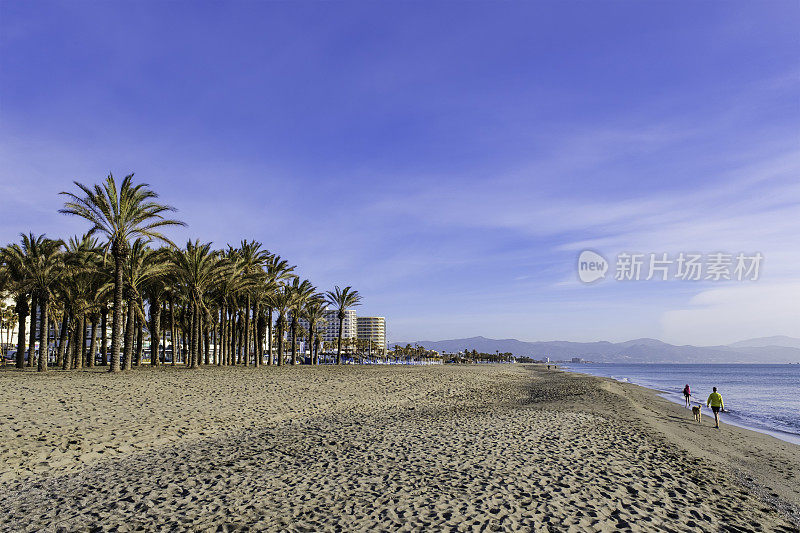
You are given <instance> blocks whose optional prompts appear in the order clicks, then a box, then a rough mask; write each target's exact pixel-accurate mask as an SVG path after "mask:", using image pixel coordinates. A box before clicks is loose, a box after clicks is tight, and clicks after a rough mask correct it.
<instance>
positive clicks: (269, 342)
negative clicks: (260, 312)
mask: <svg viewBox="0 0 800 533" xmlns="http://www.w3.org/2000/svg"><path fill="white" fill-rule="evenodd" d="M274 362H275V361H274V360H273V358H272V308H271V307H269V308H268V309H267V365H272V364H273V363H274Z"/></svg>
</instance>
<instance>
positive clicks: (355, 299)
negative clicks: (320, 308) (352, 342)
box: [325, 285, 361, 365]
mask: <svg viewBox="0 0 800 533" xmlns="http://www.w3.org/2000/svg"><path fill="white" fill-rule="evenodd" d="M325 295H326V297H327V298H328V302H329V303H330V304H331V305H332V306H334V307H335V308H336V309H337V313H336V318H338V319H339V339H338V344H337V347H336V364H337V365H341V364H342V334H343V333H344V317H345V316H346V314H345V311H347V309H349V308H350V307H355V306H356V305H359V303H360V302H361V295H360V294H358V291H354V290H352V287H349V286H348V287H345V288H344V289H339V286H338V285H337V286H335V287H334V290H332V291H328V292H327V293H325Z"/></svg>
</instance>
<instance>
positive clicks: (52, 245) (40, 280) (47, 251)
mask: <svg viewBox="0 0 800 533" xmlns="http://www.w3.org/2000/svg"><path fill="white" fill-rule="evenodd" d="M21 237H22V243H21V245H20V244H11V245H9V246H7V247H6V248H5V250H4V253H3V256H4V262H5V263H6V265H7V266H8V273H9V276H10V277H11V278H12V279H13V281H14V287H15V292H16V293H17V295H18V300H17V301H18V303H19V302H20V299H21V298H20V296H21V295H23V294H26V293H27V294H30V295H31V298H32V300H35V301H36V302H38V305H39V306H40V309H41V315H40V321H39V322H40V327H39V350H40V355H39V364H38V370H39V371H40V372H44V371H46V370H47V357H48V353H49V351H48V348H49V340H50V339H49V336H48V335H49V332H50V328H49V325H50V324H49V316H48V311H49V309H50V300H51V297H52V295H53V291H54V290H55V286H56V283H57V282H58V280H59V278H60V277H61V275H62V272H63V263H62V257H61V247H62V245H63V243H62V241H60V240H52V239H48V238H47V237H45V236H44V235H39V236H38V237H37V236H35V235H34V234H33V233H31V234H28V235H25V234H21ZM26 304H27V301H26ZM18 307H19V309H18V313H19V312H20V310H24V306H18ZM35 316H36V314H35V310H34V314H33V315H32V318H31V342H30V349H29V352H28V354H29V355H28V365H29V366H30V365H32V364H33V358H34V357H35V353H34V350H35V335H36V320H35ZM24 323H25V320H24V316H23V315H22V314H21V313H20V330H21V331H22V330H23V329H24V327H23V325H24ZM24 335H25V334H24V332H22V333H21V334H20V340H21V342H20V345H18V347H17V348H18V351H21V350H24V344H25V337H24ZM21 357H22V355H21V354H20V353H18V354H17V366H18V367H21V362H22V361H21Z"/></svg>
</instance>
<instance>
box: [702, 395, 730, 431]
mask: <svg viewBox="0 0 800 533" xmlns="http://www.w3.org/2000/svg"><path fill="white" fill-rule="evenodd" d="M713 389H714V392H712V393H711V394H709V395H708V400H706V407H711V410H712V411H714V427H715V428H717V429H719V412H720V411H722V412H723V413H724V412H725V403H724V402H723V401H722V395H721V394H720V393H718V392H717V388H716V387H713Z"/></svg>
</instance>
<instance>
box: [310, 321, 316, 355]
mask: <svg viewBox="0 0 800 533" xmlns="http://www.w3.org/2000/svg"><path fill="white" fill-rule="evenodd" d="M308 354H309V355H310V356H311V364H312V365H316V364H317V356H316V355H315V354H314V322H309V323H308Z"/></svg>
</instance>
